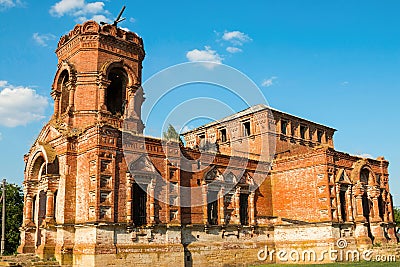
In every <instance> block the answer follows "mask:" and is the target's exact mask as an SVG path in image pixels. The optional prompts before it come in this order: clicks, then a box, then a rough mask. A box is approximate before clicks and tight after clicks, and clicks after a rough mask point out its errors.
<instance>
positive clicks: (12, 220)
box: [0, 184, 24, 255]
mask: <svg viewBox="0 0 400 267" xmlns="http://www.w3.org/2000/svg"><path fill="white" fill-rule="evenodd" d="M2 208H3V202H1V203H0V211H1V210H2ZM23 208H24V194H23V192H22V189H21V187H20V186H18V185H16V184H7V185H6V229H5V230H6V235H5V247H4V254H6V255H7V254H8V255H10V254H13V253H15V252H16V251H17V248H18V245H19V227H20V226H21V224H22V211H23Z"/></svg>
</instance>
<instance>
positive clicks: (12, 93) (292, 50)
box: [0, 0, 400, 205]
mask: <svg viewBox="0 0 400 267" xmlns="http://www.w3.org/2000/svg"><path fill="white" fill-rule="evenodd" d="M123 4H126V5H127V9H126V11H125V14H124V17H126V21H124V22H123V23H121V24H120V26H121V27H125V28H128V29H130V30H131V31H134V32H137V33H138V34H139V35H140V36H141V37H143V39H144V43H145V50H146V59H145V61H144V63H143V80H144V81H145V80H146V79H147V78H149V77H151V76H152V75H154V74H155V73H157V72H159V71H160V70H162V69H164V68H166V67H169V66H171V65H175V64H178V63H183V62H187V61H190V60H198V59H207V60H212V61H215V62H222V63H225V64H227V65H230V66H232V67H234V68H237V69H238V70H240V71H241V72H243V73H244V74H246V75H247V76H248V77H250V78H251V79H252V80H253V81H254V82H255V83H256V84H257V85H258V86H259V87H260V89H261V90H262V92H263V93H264V95H265V97H266V99H267V100H268V102H269V104H270V105H271V106H272V107H274V108H277V109H280V110H283V111H286V112H288V113H291V114H294V115H298V116H300V117H304V118H307V119H310V120H312V121H316V122H319V123H322V124H327V125H329V126H332V127H334V128H336V129H338V132H337V133H336V134H335V144H336V148H337V149H338V150H340V151H345V152H348V153H350V154H357V155H367V154H368V155H371V156H373V157H377V156H381V155H383V156H385V158H387V159H388V160H389V161H390V180H391V181H390V186H391V192H392V194H393V195H394V199H395V205H400V181H399V177H400V166H399V163H400V151H399V144H398V142H399V139H398V138H397V135H398V133H399V132H400V126H399V124H398V119H397V116H398V114H400V112H399V111H400V105H399V104H398V99H399V98H400V90H399V89H400V73H399V72H400V68H399V67H400V16H399V15H398V14H399V12H400V2H399V1H389V0H388V1H342V0H335V1H317V0H314V1H309V0H302V1H295V0H292V1H288V0H279V1H277V0H275V1H270V0H265V1H250V2H248V3H247V4H245V3H244V2H243V1H241V2H239V1H208V0H204V1H200V2H198V1H196V2H194V1H193V2H192V1H125V2H124V1H97V2H96V1H89V0H63V1H49V0H44V1H30V0H20V1H16V0H0V22H1V23H0V151H1V152H0V159H1V160H0V162H1V164H0V168H1V171H0V176H1V177H4V178H7V179H8V180H9V181H10V182H15V183H21V182H22V180H23V169H24V163H23V155H24V154H25V153H27V152H28V150H29V147H30V146H31V144H32V143H33V142H34V140H35V138H36V136H37V134H38V133H39V131H40V129H41V127H42V126H43V124H44V123H46V121H47V120H48V119H49V116H50V115H51V112H52V100H51V98H50V96H49V93H50V90H51V84H52V81H53V75H54V74H55V71H56V64H57V59H56V56H55V54H54V50H55V48H56V45H57V41H58V39H59V37H60V36H61V35H63V34H65V33H67V32H68V31H69V30H71V29H72V28H73V27H74V25H75V24H76V23H80V22H81V21H83V20H86V19H92V18H94V19H96V20H102V21H111V20H113V19H114V18H115V17H116V15H118V12H119V10H120V9H121V6H122V5H123ZM210 88H211V87H207V86H204V87H201V88H200V87H199V86H196V85H194V86H192V87H188V88H187V91H190V90H201V91H202V92H204V94H205V95H206V94H207V92H209V93H211V94H212V93H213V90H211V89H210ZM189 95H190V94H189ZM217 95H218V94H217ZM214 97H215V95H214ZM232 105H235V104H234V103H233V104H232ZM233 109H234V110H240V109H241V106H240V104H238V105H237V106H235V107H233ZM217 115H218V114H217ZM224 115H226V114H222V113H221V117H222V116H224ZM157 127H158V128H159V127H160V126H159V125H147V130H148V133H149V134H152V135H158V134H157V133H159V130H157ZM152 131H153V132H152Z"/></svg>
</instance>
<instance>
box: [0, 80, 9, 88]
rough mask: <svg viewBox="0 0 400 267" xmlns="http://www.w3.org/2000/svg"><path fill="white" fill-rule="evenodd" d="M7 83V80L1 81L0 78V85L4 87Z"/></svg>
mask: <svg viewBox="0 0 400 267" xmlns="http://www.w3.org/2000/svg"><path fill="white" fill-rule="evenodd" d="M7 84H8V82H7V81H1V80H0V87H4V86H6V85H7Z"/></svg>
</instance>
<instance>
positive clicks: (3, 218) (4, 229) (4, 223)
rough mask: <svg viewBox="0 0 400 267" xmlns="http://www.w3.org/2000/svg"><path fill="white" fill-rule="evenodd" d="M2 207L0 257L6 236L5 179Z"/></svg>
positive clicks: (4, 182) (4, 181)
mask: <svg viewBox="0 0 400 267" xmlns="http://www.w3.org/2000/svg"><path fill="white" fill-rule="evenodd" d="M2 191H3V195H2V200H3V207H2V212H1V249H0V255H1V256H3V253H4V243H5V235H6V179H3V189H2Z"/></svg>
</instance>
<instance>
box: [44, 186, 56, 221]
mask: <svg viewBox="0 0 400 267" xmlns="http://www.w3.org/2000/svg"><path fill="white" fill-rule="evenodd" d="M46 200H47V203H46V222H48V223H53V222H54V193H53V192H52V191H51V190H50V189H47V192H46Z"/></svg>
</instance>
